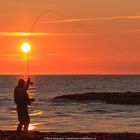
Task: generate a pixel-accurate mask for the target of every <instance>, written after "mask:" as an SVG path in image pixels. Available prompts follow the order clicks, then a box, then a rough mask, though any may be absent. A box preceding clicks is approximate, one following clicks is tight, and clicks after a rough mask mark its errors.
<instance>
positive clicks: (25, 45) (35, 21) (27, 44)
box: [21, 11, 50, 78]
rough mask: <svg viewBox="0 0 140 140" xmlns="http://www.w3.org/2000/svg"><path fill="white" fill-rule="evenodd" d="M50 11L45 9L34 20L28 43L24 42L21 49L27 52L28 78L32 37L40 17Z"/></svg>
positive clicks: (28, 74)
mask: <svg viewBox="0 0 140 140" xmlns="http://www.w3.org/2000/svg"><path fill="white" fill-rule="evenodd" d="M49 12H50V11H43V12H42V13H41V14H40V15H39V16H38V17H37V18H36V19H35V20H34V22H33V24H32V26H31V29H30V32H29V38H28V41H26V42H27V43H24V44H23V45H22V46H21V49H22V51H23V52H25V53H26V54H27V76H28V78H30V59H29V58H30V55H29V52H30V49H31V46H30V44H31V39H32V33H33V30H34V28H35V26H36V24H37V22H38V21H39V20H40V18H41V17H42V16H43V15H44V14H46V13H49Z"/></svg>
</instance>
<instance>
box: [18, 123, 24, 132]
mask: <svg viewBox="0 0 140 140" xmlns="http://www.w3.org/2000/svg"><path fill="white" fill-rule="evenodd" d="M22 127H23V123H21V122H20V123H19V124H18V127H17V131H18V132H21V131H22Z"/></svg>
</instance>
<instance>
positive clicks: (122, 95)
mask: <svg viewBox="0 0 140 140" xmlns="http://www.w3.org/2000/svg"><path fill="white" fill-rule="evenodd" d="M53 100H54V101H64V100H66V101H68V100H71V101H80V102H81V101H95V100H99V101H102V102H106V103H110V104H126V105H140V92H90V93H82V94H69V95H62V96H57V97H54V98H53Z"/></svg>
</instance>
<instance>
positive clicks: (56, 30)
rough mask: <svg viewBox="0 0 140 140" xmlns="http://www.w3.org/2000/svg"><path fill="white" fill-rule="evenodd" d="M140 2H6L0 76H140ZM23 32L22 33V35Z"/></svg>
mask: <svg viewBox="0 0 140 140" xmlns="http://www.w3.org/2000/svg"><path fill="white" fill-rule="evenodd" d="M139 6H140V0H116V1H114V0H69V1H68V0H22V1H21V0H12V1H11V0H4V1H2V2H1V4H0V18H1V22H0V42H1V47H0V64H1V68H0V74H24V73H26V61H25V58H24V57H23V53H22V52H21V51H20V45H21V44H22V42H24V41H26V40H28V39H29V35H28V34H25V33H27V32H30V30H31V27H32V25H33V22H34V21H35V19H36V18H37V17H38V16H39V15H40V13H42V12H44V11H48V12H47V13H45V14H44V15H42V16H41V17H40V19H39V20H38V22H37V23H36V26H35V28H34V30H33V34H31V45H32V51H31V53H30V73H32V74H140V8H139ZM19 33H20V34H19Z"/></svg>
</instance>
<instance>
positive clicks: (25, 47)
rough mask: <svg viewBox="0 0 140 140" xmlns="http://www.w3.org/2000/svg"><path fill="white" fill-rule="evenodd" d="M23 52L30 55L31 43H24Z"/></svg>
mask: <svg viewBox="0 0 140 140" xmlns="http://www.w3.org/2000/svg"><path fill="white" fill-rule="evenodd" d="M21 50H22V51H23V52H25V53H28V52H29V51H30V50H31V46H30V44H29V43H23V44H22V45H21Z"/></svg>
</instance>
